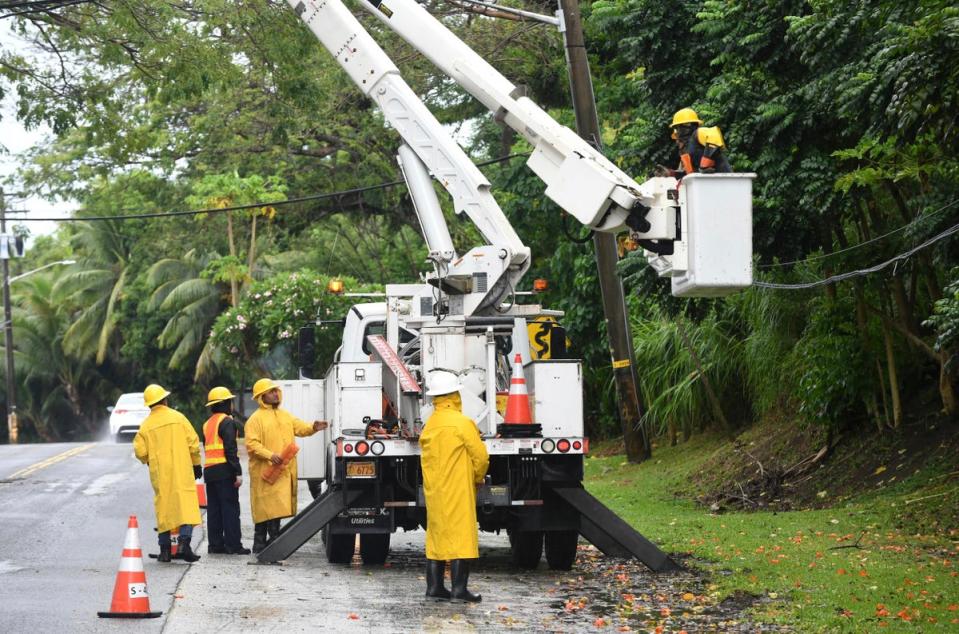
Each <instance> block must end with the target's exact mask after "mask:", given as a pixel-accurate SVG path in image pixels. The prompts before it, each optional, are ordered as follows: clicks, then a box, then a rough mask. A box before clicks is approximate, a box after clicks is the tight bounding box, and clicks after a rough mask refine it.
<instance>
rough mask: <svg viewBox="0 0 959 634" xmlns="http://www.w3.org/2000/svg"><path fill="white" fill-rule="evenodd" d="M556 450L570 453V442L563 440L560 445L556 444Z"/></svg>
mask: <svg viewBox="0 0 959 634" xmlns="http://www.w3.org/2000/svg"><path fill="white" fill-rule="evenodd" d="M556 448H557V449H559V452H560V453H566V452H568V451H569V441H568V440H566V439H565V438H563V439H562V440H560V441H559V442H558V443H556Z"/></svg>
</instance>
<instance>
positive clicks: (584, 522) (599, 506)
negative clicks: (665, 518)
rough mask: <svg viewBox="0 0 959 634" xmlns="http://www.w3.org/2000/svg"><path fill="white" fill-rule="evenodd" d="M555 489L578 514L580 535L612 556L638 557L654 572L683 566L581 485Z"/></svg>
mask: <svg viewBox="0 0 959 634" xmlns="http://www.w3.org/2000/svg"><path fill="white" fill-rule="evenodd" d="M552 490H553V491H554V492H555V493H556V495H558V496H559V497H561V498H562V499H563V500H565V501H566V502H567V503H568V504H569V505H570V506H572V507H573V508H574V509H575V510H576V511H578V512H579V515H580V522H579V534H580V535H582V536H583V537H585V538H586V539H587V540H589V542H590V543H592V544H593V545H594V546H596V547H597V548H599V549H600V550H601V551H603V552H604V553H606V554H607V555H609V556H611V557H635V558H636V559H638V560H639V561H641V562H643V563H644V564H646V566H648V567H649V568H650V570H652V571H653V572H673V571H678V570H682V569H683V568H682V566H680V565H679V564H677V563H676V562H675V561H673V560H672V559H670V558H669V555H667V554H666V553H664V552H663V551H661V550H660V549H659V547H657V546H656V544H654V543H653V542H651V541H649V540H648V539H646V538H645V537H643V536H642V535H640V534H639V532H637V531H636V529H634V528H633V527H632V526H630V525H629V524H627V523H626V522H624V521H623V520H622V518H620V517H619V516H618V515H616V514H615V513H613V512H612V511H611V510H609V508H607V507H606V505H604V504H603V503H602V502H600V501H599V500H597V499H596V498H595V497H593V496H592V495H590V494H589V492H588V491H586V489H584V488H582V487H578V486H565V487H552Z"/></svg>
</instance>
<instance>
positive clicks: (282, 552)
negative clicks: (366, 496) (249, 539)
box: [256, 489, 360, 564]
mask: <svg viewBox="0 0 959 634" xmlns="http://www.w3.org/2000/svg"><path fill="white" fill-rule="evenodd" d="M359 497H360V492H359V491H347V492H346V493H345V494H344V492H343V491H342V490H333V489H330V490H329V491H327V492H326V493H325V494H323V495H321V496H320V497H318V498H316V499H315V500H313V501H312V502H311V503H310V504H309V506H307V507H306V508H304V509H303V510H302V511H300V512H299V513H297V514H296V515H295V516H294V517H293V519H291V520H290V521H289V522H287V523H286V525H284V526H283V528H282V529H281V530H280V532H279V534H278V535H277V536H276V537H275V538H274V539H273V541H271V542H270V543H269V544H267V545H266V548H264V549H263V550H261V551H260V552H259V554H257V556H256V560H257V561H258V562H259V563H261V564H268V563H275V562H277V561H282V560H284V559H286V558H287V557H289V556H290V555H292V554H293V553H295V552H296V551H297V550H298V549H299V548H300V546H302V545H303V544H305V543H306V542H307V541H308V540H309V539H310V538H311V537H313V536H314V535H316V534H317V533H318V532H320V531H321V530H323V527H324V526H326V525H327V524H329V523H330V521H331V520H332V519H333V518H334V517H336V516H337V515H339V514H340V513H341V512H342V511H343V510H344V509H346V508H347V507H348V506H349V505H350V504H352V503H353V502H355V501H356V500H357V499H359Z"/></svg>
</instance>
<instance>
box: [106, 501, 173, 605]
mask: <svg viewBox="0 0 959 634" xmlns="http://www.w3.org/2000/svg"><path fill="white" fill-rule="evenodd" d="M161 614H163V613H162V612H151V611H150V595H149V594H147V575H146V572H144V570H143V553H142V552H141V551H140V527H139V525H138V524H137V516H136V515H131V516H130V521H129V522H128V523H127V536H126V539H125V540H124V542H123V553H122V554H121V555H120V569H119V570H118V571H117V580H116V583H115V584H114V586H113V601H112V602H111V603H110V611H109V612H97V616H99V617H103V618H113V619H155V618H156V617H158V616H160V615H161Z"/></svg>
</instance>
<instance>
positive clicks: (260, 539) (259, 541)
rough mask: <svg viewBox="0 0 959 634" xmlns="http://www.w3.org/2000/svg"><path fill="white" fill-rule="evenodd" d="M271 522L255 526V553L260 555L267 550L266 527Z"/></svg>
mask: <svg viewBox="0 0 959 634" xmlns="http://www.w3.org/2000/svg"><path fill="white" fill-rule="evenodd" d="M269 523H270V522H269V521H266V522H260V523H259V524H254V525H253V552H254V554H255V553H258V552H260V551H261V550H263V549H264V548H266V525H267V524H269Z"/></svg>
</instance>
